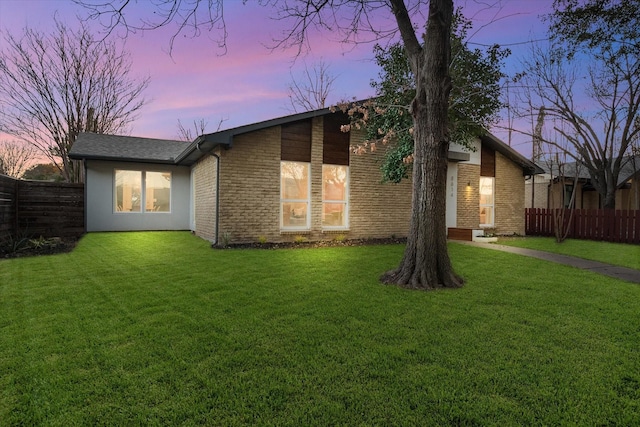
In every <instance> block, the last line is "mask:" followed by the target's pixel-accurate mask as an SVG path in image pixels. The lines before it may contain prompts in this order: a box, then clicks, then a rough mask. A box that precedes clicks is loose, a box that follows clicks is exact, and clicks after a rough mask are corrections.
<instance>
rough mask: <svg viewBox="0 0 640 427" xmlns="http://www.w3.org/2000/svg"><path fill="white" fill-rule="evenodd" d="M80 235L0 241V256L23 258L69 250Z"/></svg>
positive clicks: (74, 245)
mask: <svg viewBox="0 0 640 427" xmlns="http://www.w3.org/2000/svg"><path fill="white" fill-rule="evenodd" d="M79 239H80V237H65V238H61V237H53V238H50V239H22V240H21V241H19V242H15V241H12V242H3V243H0V258H23V257H32V256H41V255H55V254H61V253H65V252H71V251H72V250H73V249H74V248H75V247H76V245H77V244H78V240H79Z"/></svg>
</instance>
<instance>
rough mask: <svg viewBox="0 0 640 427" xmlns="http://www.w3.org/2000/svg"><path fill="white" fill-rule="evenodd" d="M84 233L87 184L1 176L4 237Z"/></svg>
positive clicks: (0, 215)
mask: <svg viewBox="0 0 640 427" xmlns="http://www.w3.org/2000/svg"><path fill="white" fill-rule="evenodd" d="M82 233H84V185H83V184H68V183H60V182H41V181H21V180H16V179H13V178H10V177H7V176H4V175H0V237H5V236H7V235H11V236H14V237H15V236H28V237H39V236H43V237H47V238H48V237H76V236H80V235H81V234H82Z"/></svg>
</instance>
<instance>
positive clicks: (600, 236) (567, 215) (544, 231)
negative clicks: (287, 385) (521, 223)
mask: <svg viewBox="0 0 640 427" xmlns="http://www.w3.org/2000/svg"><path fill="white" fill-rule="evenodd" d="M562 211H564V212H562ZM555 215H558V216H562V215H564V225H565V227H568V230H569V234H568V235H567V237H569V238H573V239H586V240H605V241H608V242H619V243H635V244H640V210H633V211H619V210H612V209H574V210H573V215H571V211H570V210H569V209H564V210H560V209H532V208H529V209H525V232H526V234H527V235H529V236H554V235H555V234H554V230H555V219H554V216H555ZM565 230H566V228H565Z"/></svg>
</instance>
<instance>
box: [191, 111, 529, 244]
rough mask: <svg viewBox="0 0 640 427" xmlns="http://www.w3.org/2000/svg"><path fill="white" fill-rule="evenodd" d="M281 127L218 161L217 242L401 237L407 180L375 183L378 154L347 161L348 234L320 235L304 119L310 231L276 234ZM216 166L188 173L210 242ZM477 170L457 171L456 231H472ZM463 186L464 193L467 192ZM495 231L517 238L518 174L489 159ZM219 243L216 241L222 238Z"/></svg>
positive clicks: (319, 124)
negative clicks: (493, 181)
mask: <svg viewBox="0 0 640 427" xmlns="http://www.w3.org/2000/svg"><path fill="white" fill-rule="evenodd" d="M280 129H281V128H280V127H279V126H275V127H272V128H267V129H262V130H258V131H255V132H252V133H248V134H244V135H237V136H236V137H235V138H234V141H233V146H232V148H231V149H229V150H220V151H218V153H219V155H220V207H219V214H220V221H219V230H218V235H219V242H222V241H223V240H227V239H228V241H229V242H230V243H249V242H257V241H259V240H262V239H266V240H267V241H269V242H281V241H292V240H294V239H295V238H297V236H300V235H302V236H304V237H305V238H306V239H308V240H330V239H334V238H335V237H336V236H337V235H344V236H346V237H347V238H350V239H356V238H385V237H392V236H395V237H406V235H407V232H408V226H409V218H410V213H411V185H412V184H411V180H410V179H407V180H404V181H402V182H401V183H399V184H393V183H382V182H381V178H382V175H381V172H380V164H381V160H382V158H383V156H384V150H385V147H380V148H379V149H378V151H376V152H374V153H366V154H362V155H356V154H353V153H351V154H350V159H349V190H348V191H349V206H348V209H349V212H348V218H349V219H348V225H349V227H348V230H335V231H333V230H331V231H328V230H324V231H323V229H322V157H323V148H322V141H323V118H322V117H316V118H313V119H312V134H311V172H310V173H311V228H310V230H308V231H281V229H280V218H279V215H280V153H281V151H280V141H281V130H280ZM362 138H363V134H362V132H358V131H352V132H351V141H350V143H351V145H355V144H358V143H359V142H361V141H362ZM215 168H216V162H215V159H214V158H213V157H211V156H205V157H203V159H201V160H200V161H199V162H198V163H197V164H196V165H195V167H194V179H195V197H196V203H195V221H196V227H195V228H196V230H195V232H196V234H197V235H198V236H201V237H203V238H206V239H209V240H213V239H214V237H215V212H216V209H215V189H216V185H215V176H216V171H215ZM479 177H480V165H473V164H465V163H460V164H459V165H458V195H457V204H458V218H457V226H458V227H460V228H478V223H479V211H478V204H479V188H478V186H479ZM467 183H470V184H471V186H470V188H467ZM495 208H496V226H497V228H498V232H500V233H507V234H510V233H519V234H523V233H524V177H523V176H522V169H521V168H519V167H518V166H516V165H515V164H513V163H511V162H510V161H509V160H507V159H506V158H505V157H503V156H502V155H500V154H499V153H496V205H495ZM223 236H224V237H223Z"/></svg>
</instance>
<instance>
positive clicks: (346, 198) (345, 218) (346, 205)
mask: <svg viewBox="0 0 640 427" xmlns="http://www.w3.org/2000/svg"><path fill="white" fill-rule="evenodd" d="M325 166H330V167H338V168H345V175H346V176H345V182H344V187H345V188H344V200H336V199H327V198H325V194H324V168H325ZM349 172H350V170H349V166H348V165H334V164H324V163H323V164H322V211H321V212H322V218H321V224H322V230H325V231H332V230H348V229H349V186H350V174H349ZM328 203H331V204H342V205H344V208H343V211H342V212H343V224H342V225H325V224H324V207H325V204H328Z"/></svg>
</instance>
